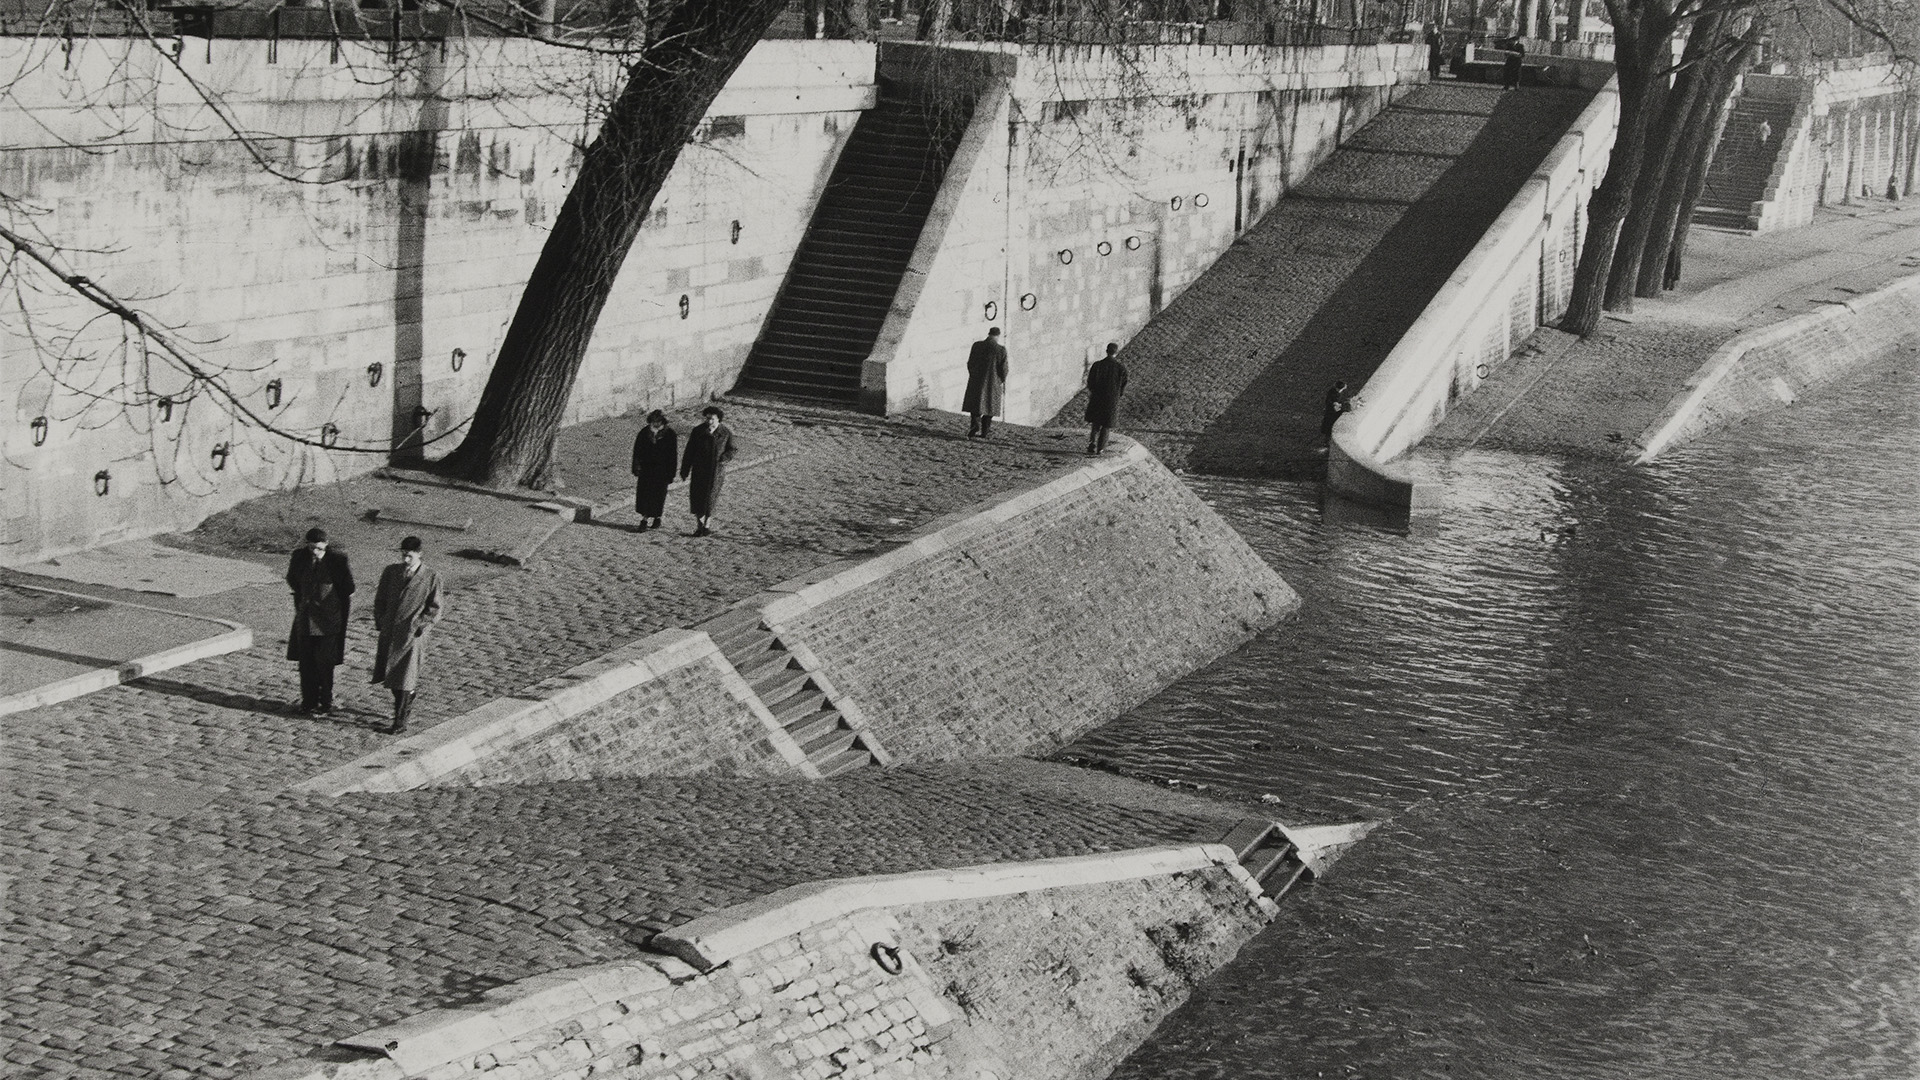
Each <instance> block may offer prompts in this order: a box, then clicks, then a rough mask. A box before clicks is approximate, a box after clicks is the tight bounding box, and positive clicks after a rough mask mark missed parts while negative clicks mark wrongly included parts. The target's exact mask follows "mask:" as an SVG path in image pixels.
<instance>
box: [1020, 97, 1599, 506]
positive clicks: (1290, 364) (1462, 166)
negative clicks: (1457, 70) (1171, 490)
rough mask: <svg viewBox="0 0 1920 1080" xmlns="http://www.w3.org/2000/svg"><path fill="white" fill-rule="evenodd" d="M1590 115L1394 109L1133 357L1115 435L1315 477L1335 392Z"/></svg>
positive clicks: (1421, 106)
mask: <svg viewBox="0 0 1920 1080" xmlns="http://www.w3.org/2000/svg"><path fill="white" fill-rule="evenodd" d="M1591 98H1592V94H1591V93H1588V92H1585V91H1578V90H1559V89H1544V88H1543V89H1529V90H1523V91H1516V92H1503V91H1500V90H1497V89H1493V88H1490V87H1481V86H1468V85H1462V84H1451V83H1449V84H1436V85H1431V86H1427V87H1424V88H1422V89H1420V90H1418V91H1416V92H1415V93H1413V94H1411V95H1409V96H1408V97H1407V98H1405V99H1404V100H1402V101H1401V102H1400V103H1399V104H1396V105H1394V106H1393V107H1391V108H1389V109H1388V110H1387V111H1386V112H1384V113H1382V114H1381V115H1380V116H1379V117H1377V118H1376V119H1375V120H1374V121H1373V122H1372V123H1371V124H1368V125H1367V126H1366V127H1365V128H1364V129H1362V130H1361V131H1360V132H1358V133H1357V134H1355V135H1354V136H1353V137H1352V138H1351V139H1349V140H1348V141H1347V142H1346V143H1345V144H1343V145H1342V147H1341V149H1340V151H1339V152H1338V153H1336V154H1335V155H1334V156H1333V157H1331V158H1330V159H1328V160H1327V161H1326V163H1324V164H1323V165H1321V166H1320V167H1319V168H1318V169H1316V170H1314V172H1313V173H1312V175H1310V176H1309V177H1307V179H1306V180H1305V181H1303V182H1302V183H1301V184H1300V185H1299V186H1298V187H1296V188H1294V189H1293V190H1292V191H1291V192H1289V193H1288V194H1287V196H1286V197H1285V198H1283V199H1282V200H1280V202H1279V203H1278V204H1277V205H1276V206H1275V207H1274V209H1273V210H1272V211H1271V212H1270V213H1269V214H1268V215H1267V216H1266V217H1265V218H1264V219H1262V220H1261V222H1260V223H1259V224H1258V225H1256V226H1254V227H1253V228H1252V229H1249V230H1248V231H1247V232H1246V234H1245V235H1243V236H1242V237H1241V238H1240V239H1239V241H1237V242H1236V243H1235V244H1234V246H1233V247H1232V248H1231V249H1229V250H1228V251H1227V253H1226V254H1225V255H1223V256H1221V258H1220V259H1219V261H1218V262H1216V263H1215V264H1214V265H1213V266H1212V267H1211V268H1210V269H1209V270H1208V271H1207V272H1206V273H1205V274H1203V275H1202V276H1201V277H1200V279H1199V280H1198V281H1196V282H1194V284H1193V285H1192V286H1191V287H1190V288H1188V289H1187V291H1186V292H1185V293H1183V294H1182V295H1181V296H1180V298H1179V299H1177V300H1176V301H1174V303H1173V304H1171V305H1170V306H1169V307H1168V308H1167V309H1166V310H1165V311H1163V312H1161V313H1160V314H1159V315H1158V316H1156V317H1155V318H1154V320H1153V321H1152V322H1151V323H1149V324H1148V325H1147V326H1146V328H1145V329H1143V330H1142V331H1141V332H1140V333H1139V334H1138V335H1137V336H1136V337H1135V338H1134V339H1133V340H1132V341H1131V342H1129V343H1128V345H1127V347H1126V349H1125V351H1124V352H1123V353H1122V354H1121V357H1122V359H1123V360H1124V361H1125V363H1126V364H1127V367H1128V368H1129V370H1130V371H1131V373H1132V384H1131V386H1129V388H1128V390H1127V395H1126V398H1125V400H1124V402H1123V405H1122V413H1121V417H1120V427H1121V429H1122V430H1124V431H1126V432H1127V433H1128V434H1131V435H1135V436H1136V437H1138V438H1139V439H1140V440H1141V441H1142V442H1145V443H1146V444H1147V445H1148V446H1150V447H1151V448H1152V449H1153V451H1154V452H1155V453H1156V454H1157V455H1159V457H1160V458H1161V460H1163V461H1165V462H1166V463H1167V464H1168V465H1169V466H1172V467H1175V468H1181V467H1185V468H1190V469H1194V470H1198V471H1205V472H1218V473H1231V474H1243V475H1256V476H1277V477H1285V478H1299V479H1310V478H1317V477H1318V476H1320V475H1321V473H1322V472H1323V471H1324V468H1325V461H1324V456H1323V455H1322V454H1321V453H1320V448H1321V447H1322V445H1323V442H1324V440H1323V438H1322V436H1321V434H1320V414H1321V409H1322V406H1323V401H1324V395H1325V393H1326V390H1327V387H1328V386H1330V385H1332V383H1333V381H1334V380H1336V379H1344V380H1346V382H1347V383H1348V385H1350V386H1354V387H1358V386H1360V385H1361V384H1362V383H1364V382H1365V381H1366V379H1367V377H1368V376H1369V375H1371V374H1372V372H1373V370H1374V368H1375V367H1377V366H1378V365H1379V363H1380V361H1381V360H1382V359H1383V358H1384V357H1385V356H1386V354H1387V352H1388V350H1390V349H1391V348H1392V347H1393V345H1394V343H1395V342H1397V341H1398V340H1399V339H1400V336H1401V335H1402V334H1403V333H1404V332H1405V331H1406V329H1407V327H1408V326H1410V325H1412V323H1413V320H1414V319H1415V318H1416V317H1418V316H1419V314H1420V312H1421V310H1422V309H1424V308H1425V307H1426V305H1427V302H1428V301H1429V300H1431V299H1432V297H1433V295H1434V293H1436V292H1437V291H1438V290H1439V288H1440V286H1441V285H1442V284H1444V283H1445V282H1446V280H1447V278H1448V277H1449V276H1450V275H1451V274H1452V273H1453V271H1454V269H1455V268H1456V267H1457V266H1458V265H1459V263H1460V260H1461V259H1463V258H1465V257H1466V254H1467V252H1468V251H1469V250H1471V248H1472V247H1473V245H1474V243H1476V242H1477V241H1478V240H1479V239H1480V237H1481V236H1482V235H1483V234H1484V233H1485V232H1486V230H1487V228H1488V226H1490V225H1491V224H1492V223H1493V220H1494V218H1496V217H1497V216H1499V214H1500V211H1501V210H1502V209H1503V208H1505V206H1506V205H1507V203H1508V202H1509V201H1510V200H1511V199H1512V198H1513V196H1514V194H1515V192H1517V191H1518V190H1519V188H1520V185H1521V184H1522V183H1524V182H1525V181H1526V179H1527V177H1528V176H1530V175H1531V174H1532V172H1533V170H1534V169H1535V168H1536V167H1538V166H1539V164H1540V161H1541V160H1542V159H1543V158H1544V157H1545V155H1546V153H1547V151H1548V150H1550V149H1552V148H1553V145H1554V143H1555V141H1556V140H1558V139H1559V138H1560V136H1561V135H1562V134H1563V133H1564V132H1565V131H1566V129H1567V127H1568V125H1570V124H1571V123H1572V122H1573V120H1574V119H1575V118H1576V117H1577V116H1578V115H1579V113H1580V110H1581V109H1582V108H1584V107H1585V106H1586V104H1587V102H1588V101H1589V100H1590V99H1591ZM1083 408H1084V398H1075V399H1074V400H1073V401H1071V402H1069V403H1068V404H1067V406H1066V407H1065V408H1064V409H1062V410H1061V412H1060V414H1059V415H1058V416H1057V417H1056V418H1055V420H1054V423H1055V424H1058V425H1066V426H1072V425H1079V424H1081V422H1082V421H1081V410H1082V409H1083Z"/></svg>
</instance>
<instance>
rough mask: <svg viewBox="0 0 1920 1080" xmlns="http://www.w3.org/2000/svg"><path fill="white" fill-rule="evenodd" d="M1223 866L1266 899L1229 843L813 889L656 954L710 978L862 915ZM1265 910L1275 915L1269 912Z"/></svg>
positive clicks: (754, 908)
mask: <svg viewBox="0 0 1920 1080" xmlns="http://www.w3.org/2000/svg"><path fill="white" fill-rule="evenodd" d="M1216 866H1218V867H1222V868H1224V869H1226V870H1227V872H1228V873H1229V874H1233V875H1235V876H1236V877H1237V878H1238V879H1239V880H1240V882H1241V884H1242V885H1243V886H1244V887H1246V888H1247V890H1248V892H1249V893H1250V895H1251V896H1252V897H1253V898H1254V899H1255V900H1259V899H1261V897H1260V886H1259V884H1258V883H1257V882H1255V881H1254V880H1253V877H1252V875H1251V874H1248V873H1247V871H1246V869H1245V868H1243V867H1242V866H1241V865H1240V862H1239V860H1238V859H1237V858H1236V857H1235V856H1234V852H1233V849H1232V848H1229V847H1227V846H1226V845H1225V844H1192V845H1186V846H1180V847H1153V848H1138V849H1135V850H1131V851H1120V852H1113V853H1111V854H1105V855H1071V856H1067V857H1065V858H1059V859H1040V860H1037V861H1034V862H1021V863H992V864H988V865H985V866H966V867H961V868H959V869H954V870H922V871H916V872H913V873H906V874H880V875H874V876H870V877H855V878H830V879H827V880H825V881H814V882H808V883H807V884H805V885H795V886H793V887H791V888H787V889H782V890H780V891H779V892H776V893H770V894H768V895H766V896H762V897H759V898H757V899H753V900H749V901H747V902H746V903H744V904H737V905H735V906H733V907H730V908H726V909H724V910H721V911H716V912H714V913H712V914H710V915H703V916H701V917H700V918H697V919H694V920H693V921H692V922H687V923H682V924H681V925H679V926H676V927H674V928H673V929H671V930H668V931H666V932H664V933H662V934H659V935H657V936H655V937H654V939H653V947H654V948H656V949H659V950H660V951H662V952H667V953H671V954H673V955H674V956H677V957H679V958H680V959H682V960H684V961H686V962H687V963H688V964H690V965H692V966H693V967H694V968H697V969H699V970H701V971H708V970H711V969H713V968H715V967H718V966H720V965H721V964H724V963H726V962H727V961H729V960H731V959H733V958H734V957H736V956H740V955H742V954H744V953H748V952H751V951H753V950H754V949H758V948H760V947H761V946H763V945H767V944H769V943H771V942H774V941H778V940H780V939H781V938H784V937H789V936H792V935H794V934H797V933H800V932H801V931H803V930H806V929H808V928H809V927H813V926H818V925H819V924H821V923H823V922H827V921H829V920H831V919H837V918H839V917H841V916H843V915H850V914H853V913H855V912H860V911H869V910H872V909H875V908H892V907H901V906H904V905H908V904H932V903H940V902H942V901H946V900H977V899H980V898H983V897H990V896H1012V895H1014V894H1016V893H1025V892H1034V891H1036V890H1040V889H1062V888H1067V887H1070V886H1074V885H1104V884H1107V883H1109V882H1115V881H1133V880H1136V879H1139V878H1150V877H1165V876H1168V875H1172V874H1182V873H1188V872H1191V871H1194V870H1206V869H1210V868H1212V867H1216ZM1270 903H1271V902H1269V905H1270ZM1263 910H1266V911H1268V914H1269V916H1271V914H1272V910H1271V909H1270V907H1263Z"/></svg>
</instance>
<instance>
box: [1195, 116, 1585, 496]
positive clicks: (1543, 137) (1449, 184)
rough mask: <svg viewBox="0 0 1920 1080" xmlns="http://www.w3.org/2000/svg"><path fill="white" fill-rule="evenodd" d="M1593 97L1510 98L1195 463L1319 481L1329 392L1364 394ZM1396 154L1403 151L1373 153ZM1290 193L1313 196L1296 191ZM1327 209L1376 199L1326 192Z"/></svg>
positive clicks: (1224, 420) (1245, 395) (1240, 402)
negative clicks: (1338, 387) (1337, 385)
mask: <svg viewBox="0 0 1920 1080" xmlns="http://www.w3.org/2000/svg"><path fill="white" fill-rule="evenodd" d="M1591 99H1592V95H1591V94H1588V93H1584V92H1580V91H1567V90H1547V89H1541V90H1526V91H1520V92H1515V93H1508V94H1505V95H1503V96H1502V97H1501V98H1500V99H1499V101H1498V102H1497V103H1496V104H1495V106H1494V108H1493V110H1492V111H1491V112H1490V113H1488V114H1486V115H1487V121H1486V123H1485V124H1484V125H1483V126H1482V127H1481V129H1480V131H1479V133H1478V134H1477V135H1476V136H1475V137H1474V139H1473V140H1472V142H1470V143H1469V144H1468V146H1467V147H1466V149H1465V150H1464V151H1463V152H1462V153H1460V154H1459V155H1458V156H1457V157H1456V158H1455V160H1454V162H1453V164H1452V165H1451V166H1450V167H1449V168H1448V169H1447V170H1446V171H1445V172H1443V173H1442V174H1440V176H1439V177H1438V178H1437V179H1435V180H1434V182H1433V183H1432V184H1431V185H1430V186H1429V187H1428V188H1427V189H1426V191H1425V192H1423V193H1422V194H1421V195H1420V196H1419V197H1418V198H1416V199H1414V200H1413V201H1412V202H1411V203H1410V204H1409V203H1402V204H1401V205H1406V206H1407V211H1406V213H1405V214H1403V215H1402V216H1401V217H1400V219H1399V221H1397V222H1396V223H1395V224H1394V225H1393V226H1392V227H1391V228H1390V229H1388V231H1387V232H1386V234H1385V235H1384V236H1383V237H1381V239H1380V241H1379V243H1378V244H1377V245H1375V247H1374V248H1373V250H1372V251H1371V252H1369V253H1368V254H1367V255H1366V257H1365V258H1363V259H1362V260H1361V262H1360V263H1359V265H1358V266H1356V267H1355V268H1354V270H1353V272H1352V273H1351V274H1349V275H1348V276H1347V278H1346V280H1345V281H1343V282H1342V283H1341V284H1340V285H1339V286H1338V287H1337V288H1336V289H1335V290H1334V292H1333V293H1332V294H1331V295H1330V296H1329V297H1328V298H1327V300H1326V302H1325V303H1323V304H1322V305H1321V306H1320V308H1319V310H1317V311H1316V312H1315V313H1314V314H1313V316H1312V317H1311V318H1310V319H1309V320H1308V322H1307V324H1306V325H1305V326H1304V327H1302V329H1301V331H1300V333H1299V334H1298V335H1296V336H1295V337H1294V339H1293V341H1292V342H1291V343H1289V344H1288V345H1287V347H1286V348H1285V349H1284V350H1282V351H1281V353H1280V355H1279V356H1277V357H1275V358H1274V360H1273V362H1272V363H1270V364H1269V365H1267V366H1266V367H1265V368H1264V369H1263V370H1262V371H1261V372H1260V374H1259V375H1258V376H1256V377H1255V378H1254V380H1253V381H1252V382H1251V383H1250V384H1249V385H1248V386H1247V388H1246V389H1245V390H1243V391H1242V392H1241V393H1240V394H1239V396H1238V397H1236V398H1235V399H1234V400H1233V402H1232V403H1231V404H1229V405H1228V406H1227V408H1226V409H1225V410H1223V411H1222V412H1221V413H1220V415H1218V416H1216V417H1215V418H1214V419H1213V421H1212V422H1211V423H1209V424H1208V425H1207V427H1206V430H1205V431H1204V433H1203V434H1202V435H1201V437H1200V438H1199V440H1198V442H1197V443H1196V445H1195V446H1194V448H1193V451H1192V454H1191V456H1190V457H1189V459H1188V463H1189V467H1190V468H1192V469H1193V470H1195V471H1198V472H1208V473H1217V474H1227V475H1245V476H1263V477H1273V478H1279V479H1289V480H1315V479H1321V478H1323V477H1324V475H1325V457H1324V454H1323V453H1322V448H1323V447H1324V446H1325V444H1326V440H1325V436H1323V435H1322V434H1321V433H1320V421H1321V412H1322V408H1323V406H1324V401H1325V395H1326V392H1327V388H1328V387H1330V386H1331V385H1332V384H1333V383H1334V381H1335V380H1345V381H1346V383H1347V385H1348V387H1349V388H1352V389H1354V390H1358V389H1359V388H1360V387H1361V386H1362V385H1363V384H1364V383H1365V382H1366V380H1367V379H1368V378H1370V377H1371V376H1372V375H1373V372H1374V370H1375V369H1376V368H1378V367H1379V366H1380V362H1381V360H1383V359H1385V357H1386V355H1387V353H1388V352H1389V351H1390V350H1391V349H1392V348H1393V346H1394V345H1395V344H1396V343H1397V342H1398V341H1399V340H1400V338H1401V337H1402V336H1403V335H1404V334H1405V333H1406V331H1407V329H1408V328H1409V327H1410V326H1412V325H1413V322H1414V320H1415V319H1417V318H1418V317H1419V316H1420V313H1421V312H1422V311H1423V310H1425V309H1426V306H1427V304H1428V302H1429V301H1431V300H1432V299H1433V297H1434V294H1436V293H1437V292H1439V290H1440V287H1441V286H1442V285H1444V284H1445V283H1446V281H1447V279H1448V278H1449V277H1451V276H1452V274H1453V272H1454V271H1455V270H1456V269H1458V267H1459V265H1460V262H1461V260H1462V259H1464V258H1465V257H1466V256H1467V253H1468V252H1469V251H1471V250H1472V249H1473V246H1474V244H1476V243H1478V242H1479V240H1480V238H1481V237H1482V236H1483V235H1485V233H1486V231H1487V229H1488V227H1489V226H1491V225H1492V224H1493V221H1494V219H1495V218H1497V217H1498V216H1499V215H1500V212H1501V211H1502V210H1504V209H1506V206H1507V204H1508V202H1510V201H1511V200H1512V198H1513V196H1514V195H1515V194H1516V193H1517V192H1518V191H1519V189H1520V186H1521V184H1523V183H1525V181H1526V180H1527V178H1528V177H1529V176H1531V175H1532V174H1533V171H1534V170H1535V169H1537V168H1538V167H1539V166H1540V163H1541V161H1542V160H1543V159H1544V158H1545V157H1546V155H1547V153H1548V152H1549V151H1550V150H1551V149H1552V148H1553V146H1554V144H1555V143H1556V142H1557V141H1558V140H1559V139H1560V137H1561V136H1562V135H1563V134H1565V132H1566V130H1567V129H1568V128H1569V127H1570V126H1571V125H1572V122H1573V121H1574V119H1575V118H1577V117H1578V116H1579V114H1580V112H1581V110H1583V109H1584V108H1585V107H1586V105H1587V102H1589V101H1590V100H1591ZM1365 152H1367V153H1369V154H1379V155H1382V156H1393V155H1394V154H1396V153H1403V152H1400V151H1394V150H1390V149H1388V150H1376V151H1365ZM1287 198H1289V199H1294V198H1314V196H1310V195H1309V196H1302V195H1295V194H1289V195H1288V196H1287ZM1320 201H1324V202H1326V203H1328V204H1329V206H1330V208H1332V207H1337V206H1339V205H1342V204H1376V205H1377V204H1378V203H1380V202H1381V200H1380V199H1377V198H1367V197H1357V198H1340V197H1323V198H1321V199H1320Z"/></svg>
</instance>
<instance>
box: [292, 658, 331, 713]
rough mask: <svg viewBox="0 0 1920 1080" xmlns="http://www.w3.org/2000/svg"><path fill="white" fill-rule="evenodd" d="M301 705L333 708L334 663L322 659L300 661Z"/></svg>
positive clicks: (308, 707) (304, 707)
mask: <svg viewBox="0 0 1920 1080" xmlns="http://www.w3.org/2000/svg"><path fill="white" fill-rule="evenodd" d="M300 707H301V708H303V709H312V708H327V709H331V708H333V665H332V664H329V663H326V662H324V661H321V660H311V659H308V660H302V661H300Z"/></svg>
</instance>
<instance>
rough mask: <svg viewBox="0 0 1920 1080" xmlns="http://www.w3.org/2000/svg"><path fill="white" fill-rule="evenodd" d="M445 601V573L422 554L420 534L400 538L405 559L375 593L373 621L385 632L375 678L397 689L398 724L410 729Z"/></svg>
mask: <svg viewBox="0 0 1920 1080" xmlns="http://www.w3.org/2000/svg"><path fill="white" fill-rule="evenodd" d="M445 610H446V608H445V605H444V604H443V603H442V602H441V599H440V575H439V574H437V573H435V572H434V571H432V570H430V569H428V568H427V566H426V565H425V563H424V560H423V559H422V557H421V555H420V538H419V537H417V536H409V537H407V538H406V539H405V540H402V541H400V561H399V562H397V563H394V564H392V565H391V566H388V567H387V568H386V569H385V570H384V571H382V572H381V574H380V588H379V591H377V592H375V593H374V595H373V625H374V626H375V627H377V628H378V629H379V631H380V648H379V651H378V652H377V653H376V655H375V657H374V661H373V681H374V682H377V683H384V684H385V685H386V687H387V689H389V690H391V691H393V727H391V728H389V729H388V730H390V731H391V732H392V733H393V734H395V735H398V734H400V733H401V732H403V731H405V730H406V729H407V714H408V713H410V712H412V711H413V695H414V693H415V692H416V691H417V690H418V689H419V686H420V667H421V664H422V663H424V662H425V660H426V655H425V653H426V645H427V631H429V630H431V629H433V625H434V624H435V623H437V622H439V621H440V616H441V615H442V614H444V613H445Z"/></svg>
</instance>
